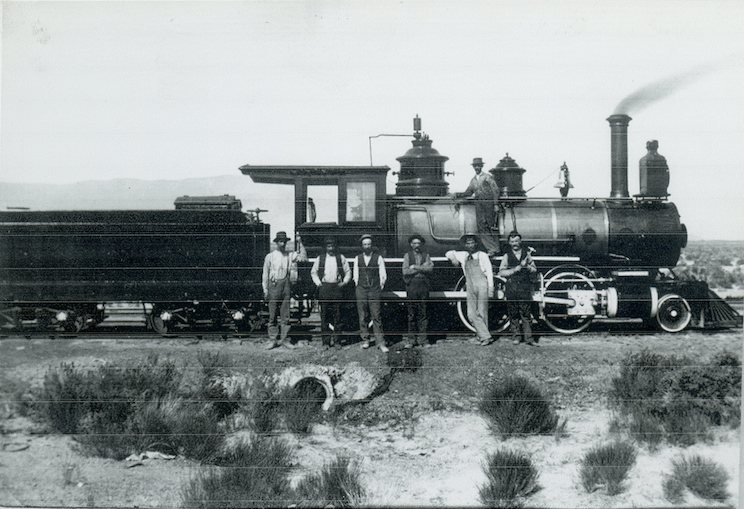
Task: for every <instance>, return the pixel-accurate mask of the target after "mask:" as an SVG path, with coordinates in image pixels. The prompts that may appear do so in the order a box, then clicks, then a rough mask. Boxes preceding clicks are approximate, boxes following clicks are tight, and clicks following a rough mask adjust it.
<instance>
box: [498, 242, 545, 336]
mask: <svg viewBox="0 0 744 509" xmlns="http://www.w3.org/2000/svg"><path fill="white" fill-rule="evenodd" d="M535 272H537V266H536V265H535V262H534V261H533V260H532V256H531V255H530V248H523V247H522V235H520V233H519V232H518V231H516V230H512V231H511V233H509V250H508V251H507V252H506V255H505V256H504V258H503V259H502V260H501V266H500V267H499V276H501V277H504V278H506V310H507V313H508V314H509V326H510V327H511V333H512V340H513V341H514V344H515V345H518V344H519V343H521V342H524V343H527V344H528V345H530V346H538V345H537V343H535V340H534V338H533V337H532V326H531V324H530V322H531V320H532V317H531V315H530V313H531V312H530V308H531V307H532V282H531V281H530V273H532V274H534V273H535Z"/></svg>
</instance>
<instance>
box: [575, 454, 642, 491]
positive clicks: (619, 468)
mask: <svg viewBox="0 0 744 509" xmlns="http://www.w3.org/2000/svg"><path fill="white" fill-rule="evenodd" d="M637 455H638V453H637V451H636V449H635V447H633V444H630V443H627V442H612V443H609V444H604V445H599V446H596V447H593V448H592V449H590V450H589V451H588V452H587V453H586V454H585V455H584V457H583V458H582V460H581V472H580V476H581V485H582V486H583V487H584V489H585V490H586V491H587V492H589V493H591V492H593V491H595V490H597V489H598V488H599V487H601V486H604V487H605V488H606V489H607V494H608V495H617V494H618V493H621V492H622V491H623V482H624V481H625V480H626V479H627V478H628V473H629V472H630V469H631V468H633V465H634V464H635V461H636V457H637Z"/></svg>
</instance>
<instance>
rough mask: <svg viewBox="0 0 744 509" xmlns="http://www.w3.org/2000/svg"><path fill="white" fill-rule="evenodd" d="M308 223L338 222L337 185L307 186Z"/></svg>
mask: <svg viewBox="0 0 744 509" xmlns="http://www.w3.org/2000/svg"><path fill="white" fill-rule="evenodd" d="M305 206H306V207H307V212H306V218H307V222H308V223H338V186H336V185H330V186H325V185H324V186H316V185H309V186H307V203H306V204H305Z"/></svg>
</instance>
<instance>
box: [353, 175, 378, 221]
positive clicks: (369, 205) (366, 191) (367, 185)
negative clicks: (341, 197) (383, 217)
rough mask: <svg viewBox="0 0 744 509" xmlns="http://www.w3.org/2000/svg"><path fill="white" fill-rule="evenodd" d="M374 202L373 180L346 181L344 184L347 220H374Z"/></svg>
mask: <svg viewBox="0 0 744 509" xmlns="http://www.w3.org/2000/svg"><path fill="white" fill-rule="evenodd" d="M376 203H377V196H376V186H375V183H374V182H348V183H347V184H346V221H347V222H359V221H361V222H374V221H375V220H376V217H375V206H376Z"/></svg>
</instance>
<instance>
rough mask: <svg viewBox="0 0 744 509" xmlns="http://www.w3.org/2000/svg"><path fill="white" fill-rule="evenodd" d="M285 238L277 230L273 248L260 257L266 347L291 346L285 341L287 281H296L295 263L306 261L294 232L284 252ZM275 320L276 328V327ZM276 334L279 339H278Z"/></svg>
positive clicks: (289, 291) (284, 233)
mask: <svg viewBox="0 0 744 509" xmlns="http://www.w3.org/2000/svg"><path fill="white" fill-rule="evenodd" d="M288 240H289V238H288V237H287V234H286V232H277V234H276V238H275V239H274V244H276V249H275V250H274V251H272V252H270V253H269V254H267V255H266V258H265V259H264V265H263V277H262V280H261V283H262V285H263V292H264V300H266V301H268V303H269V343H268V344H267V345H266V348H267V349H268V350H271V349H272V348H276V347H278V346H281V345H282V344H284V345H285V346H286V347H287V348H294V345H292V343H290V342H289V341H287V334H289V299H290V296H291V284H292V283H293V282H295V281H296V280H297V262H298V261H300V262H304V261H307V251H305V246H303V245H302V239H301V238H300V236H299V235H298V236H297V241H296V245H295V251H294V252H291V253H288V252H287V251H286V249H287V241H288ZM298 248H299V251H298ZM277 311H278V313H277ZM277 315H278V316H277ZM277 321H278V322H279V325H280V327H277ZM279 328H281V335H279V334H280V332H279ZM277 336H279V338H280V339H279V340H278V341H277Z"/></svg>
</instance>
